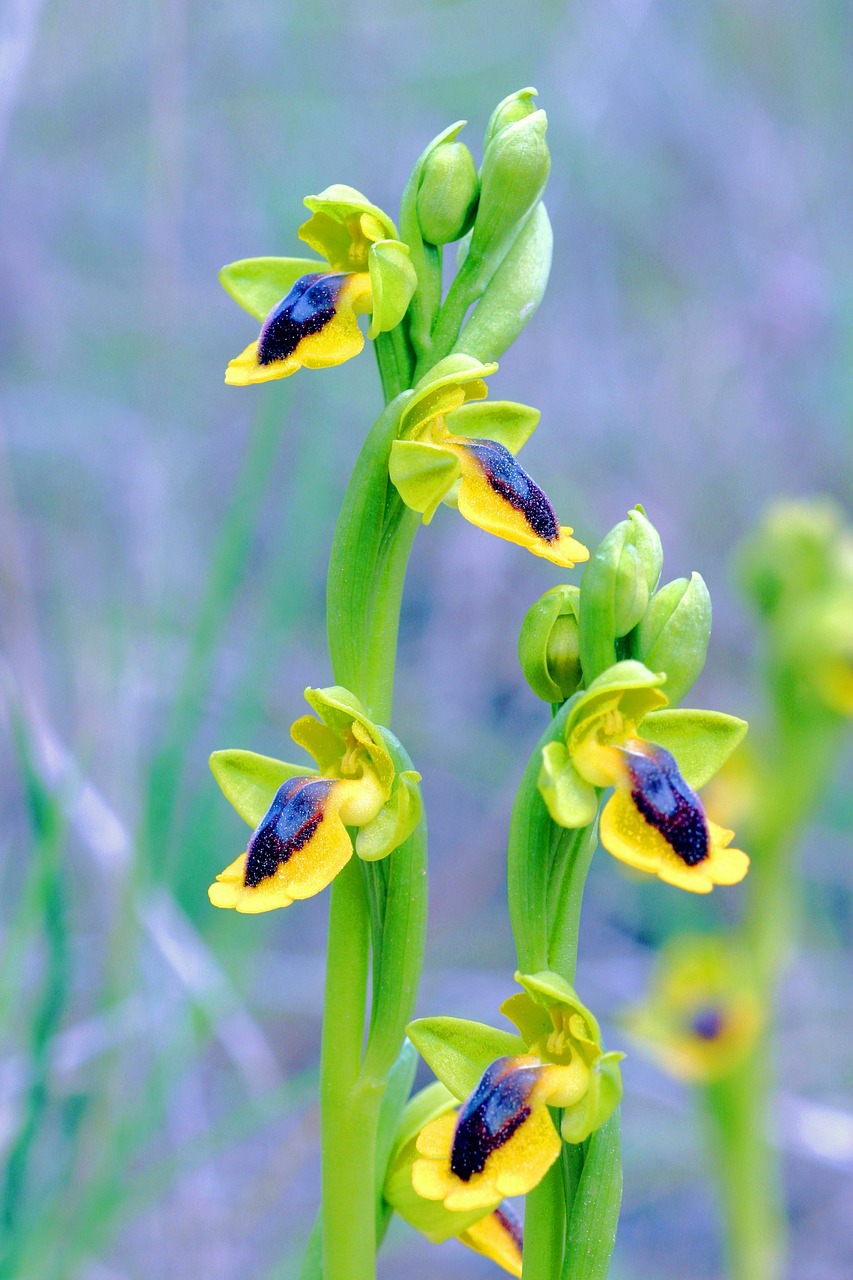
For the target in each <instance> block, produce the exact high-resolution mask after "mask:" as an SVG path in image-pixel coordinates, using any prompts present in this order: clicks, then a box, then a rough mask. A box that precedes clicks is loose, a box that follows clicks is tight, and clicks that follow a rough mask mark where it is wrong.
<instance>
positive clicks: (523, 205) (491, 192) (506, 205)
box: [467, 111, 551, 284]
mask: <svg viewBox="0 0 853 1280" xmlns="http://www.w3.org/2000/svg"><path fill="white" fill-rule="evenodd" d="M547 128H548V120H547V117H546V115H545V112H544V111H534V112H533V113H532V114H531V115H525V116H524V118H523V119H521V120H514V121H513V122H512V123H510V124H507V125H504V126H503V127H502V128H500V129H499V130H498V131H497V133H495V134H494V136H493V137H492V139H491V141H490V142H489V144H488V146H487V147H486V151H485V154H484V156H483V168H482V171H481V174H480V203H479V206H478V208H477V218H476V221H475V222H474V230H473V234H472V236H471V247H470V249H469V252H468V259H467V261H468V262H469V263H470V264H471V266H472V267H473V266H475V265H478V264H481V267H482V277H483V283H484V284H485V283H487V281H488V279H489V278H490V277H491V276H492V275H493V274H494V272H495V270H496V269H497V268H498V266H499V265H500V263H501V262H502V261H503V258H504V257H505V255H506V253H507V251H508V250H509V248H510V247H511V245H512V243H513V241H514V240H515V237H516V236H517V235H518V232H519V230H520V228H521V226H522V224H523V223H524V222H525V220H526V219H527V218H528V216H529V215H530V213H531V211H532V210H533V208H534V206H535V205H536V204H537V203H538V201H539V199H540V198H541V196H542V192H543V191H544V190H545V183H546V182H547V181H548V172H549V170H550V167H551V158H550V156H549V154H548V143H547V141H546V139H545V133H546V130H547Z"/></svg>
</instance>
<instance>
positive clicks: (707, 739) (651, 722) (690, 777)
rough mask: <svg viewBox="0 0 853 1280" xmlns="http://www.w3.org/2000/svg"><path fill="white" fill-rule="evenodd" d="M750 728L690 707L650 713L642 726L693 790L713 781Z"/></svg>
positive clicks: (719, 714) (734, 719)
mask: <svg viewBox="0 0 853 1280" xmlns="http://www.w3.org/2000/svg"><path fill="white" fill-rule="evenodd" d="M748 728H749V726H748V724H747V723H746V721H745V720H740V719H738V717H737V716H729V715H726V714H725V713H724V712H722V711H698V710H695V709H693V708H688V707H675V708H671V707H667V708H665V709H663V710H661V711H650V712H649V714H648V715H647V716H646V717H645V719H644V720H643V722H642V725H641V731H642V735H643V737H644V738H648V739H649V741H650V742H656V743H657V744H658V746H660V747H664V748H665V749H666V750H667V751H671V752H672V754H673V755H674V756H675V759H676V761H677V762H678V767H679V769H680V770H681V772H682V774H683V775H684V778H685V781H686V782H687V783H688V784H689V786H691V787H704V785H705V783H706V782H707V781H708V780H709V779H710V778H713V776H714V774H715V773H716V772H717V771H718V770H719V769H721V768H722V767H723V765H724V764H725V763H726V761H727V760H728V758H729V756H730V755H731V754H732V752H733V751H735V749H736V748H737V747H738V745H739V744H740V743H741V742H742V741H743V739H744V736H745V734H746V731H747V729H748Z"/></svg>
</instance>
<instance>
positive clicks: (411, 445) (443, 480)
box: [389, 440, 462, 524]
mask: <svg viewBox="0 0 853 1280" xmlns="http://www.w3.org/2000/svg"><path fill="white" fill-rule="evenodd" d="M389 474H390V476H391V480H392V481H393V483H394V485H395V486H396V488H397V491H398V493H399V494H400V497H401V498H402V499H403V501H404V502H405V504H406V506H407V507H409V508H410V509H411V510H412V511H419V512H420V513H421V515H422V516H423V518H424V524H429V522H430V520H431V519H432V518H433V516H434V515H435V513H436V511H437V510H438V507H439V505H440V503H441V501H442V499H443V498H444V497H445V495H446V494H447V492H448V490H449V489H451V488H452V487H453V485H454V484H455V482H456V481H457V480H458V479H459V477H460V476H461V474H462V467H461V466H460V463H459V459H458V458H457V456H456V454H455V453H453V452H451V450H449V449H443V448H442V447H441V445H437V444H427V443H426V442H425V441H421V440H395V441H394V443H393V444H392V446H391V459H390V463H389Z"/></svg>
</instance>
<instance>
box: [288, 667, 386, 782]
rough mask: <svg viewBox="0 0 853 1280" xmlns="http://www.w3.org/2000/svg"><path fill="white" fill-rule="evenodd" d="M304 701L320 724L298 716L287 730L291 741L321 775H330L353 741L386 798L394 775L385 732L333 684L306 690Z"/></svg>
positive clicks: (350, 695) (339, 687)
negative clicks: (314, 762)
mask: <svg viewBox="0 0 853 1280" xmlns="http://www.w3.org/2000/svg"><path fill="white" fill-rule="evenodd" d="M305 701H306V702H307V703H308V705H309V706H310V707H312V708H313V709H314V711H315V712H316V713H317V715H318V716H319V717H320V720H321V722H322V723H321V724H318V723H317V721H315V720H314V719H313V718H312V717H311V716H301V717H300V718H299V719H298V720H295V721H294V723H293V724H292V725H291V727H290V736H291V738H293V741H294V742H296V743H298V744H299V746H301V747H304V748H305V750H306V751H309V752H310V753H311V754H312V755H313V756H314V757H315V759H316V760H317V761H318V763H319V764H320V767H321V769H322V771H323V772H324V773H334V772H336V770H337V766H338V765H339V764H340V762H341V759H342V758H343V756H344V754H345V753H346V752H347V750H348V749H349V747H351V746H352V738H353V737H354V738H355V739H356V740H357V741H358V742H359V743H360V744H361V746H363V747H364V749H365V751H366V752H367V754H368V756H369V757H370V763H371V765H372V767H373V770H374V772H375V774H376V777H377V778H378V780H379V783H380V785H381V786H382V788H383V790H384V792H385V795H386V797H390V795H391V788H392V785H393V782H394V772H395V771H394V762H393V760H392V759H391V753H390V752H389V749H388V744H387V742H386V739H385V732H386V731H385V730H383V729H382V728H381V726H379V725H377V724H375V723H374V721H373V720H371V719H370V717H369V716H368V715H367V713H366V712H365V710H364V707H363V706H362V704H361V702H359V700H358V698H357V697H356V696H355V694H353V693H350V691H349V689H345V688H344V687H343V685H339V684H336V685H329V686H328V687H327V688H325V689H312V688H308V689H306V690H305Z"/></svg>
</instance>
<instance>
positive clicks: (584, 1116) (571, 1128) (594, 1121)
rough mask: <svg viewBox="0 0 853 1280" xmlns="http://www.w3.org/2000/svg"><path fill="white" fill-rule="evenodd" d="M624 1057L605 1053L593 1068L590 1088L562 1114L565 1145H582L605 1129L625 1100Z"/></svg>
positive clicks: (561, 1128)
mask: <svg viewBox="0 0 853 1280" xmlns="http://www.w3.org/2000/svg"><path fill="white" fill-rule="evenodd" d="M624 1057H625V1055H624V1053H603V1054H602V1055H601V1056H600V1057H599V1058H597V1059H596V1060H595V1062H594V1063H593V1064H592V1066H591V1067H590V1072H589V1088H588V1089H587V1091H586V1093H585V1094H584V1096H583V1097H582V1098H580V1099H579V1100H578V1101H577V1102H576V1103H575V1104H574V1105H573V1106H571V1107H566V1108H564V1110H563V1117H562V1120H561V1122H560V1133H561V1134H562V1136H563V1140H564V1141H565V1142H583V1141H585V1139H586V1138H588V1137H589V1135H590V1134H591V1133H594V1132H595V1130H596V1129H600V1128H601V1127H602V1125H605V1124H606V1123H607V1121H608V1120H609V1119H610V1117H611V1116H612V1115H613V1112H614V1111H615V1110H616V1108H617V1107H618V1106H619V1103H620V1101H621V1100H622V1072H621V1071H620V1069H619V1063H620V1062H621V1061H622V1059H623V1058H624Z"/></svg>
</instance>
